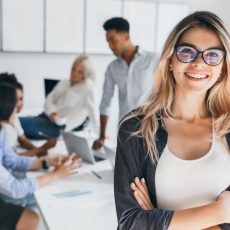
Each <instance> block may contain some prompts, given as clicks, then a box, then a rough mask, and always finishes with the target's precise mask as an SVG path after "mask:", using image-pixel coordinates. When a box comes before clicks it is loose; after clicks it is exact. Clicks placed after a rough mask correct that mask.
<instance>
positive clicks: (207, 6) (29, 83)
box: [0, 0, 230, 139]
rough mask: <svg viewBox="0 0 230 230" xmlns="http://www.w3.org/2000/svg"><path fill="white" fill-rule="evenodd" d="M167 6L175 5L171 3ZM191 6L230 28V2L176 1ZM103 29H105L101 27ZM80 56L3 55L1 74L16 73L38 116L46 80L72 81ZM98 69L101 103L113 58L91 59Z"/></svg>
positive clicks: (112, 123)
mask: <svg viewBox="0 0 230 230" xmlns="http://www.w3.org/2000/svg"><path fill="white" fill-rule="evenodd" d="M167 2H174V1H173V0H167ZM176 2H183V3H189V5H190V9H191V12H193V11H196V10H210V11H213V12H214V13H216V14H218V15H219V16H220V17H221V18H222V19H223V20H224V21H225V23H226V25H227V26H228V28H230V15H229V9H230V1H228V0H218V1H216V0H202V1H200V0H192V1H191V0H183V1H178V0H177V1H176ZM98 26H101V25H98ZM76 56H77V55H67V54H66V55H65V54H62V55H61V54H21V53H0V72H4V71H8V72H11V73H15V74H16V75H17V77H18V78H19V81H21V82H22V83H23V85H24V89H25V110H24V113H28V111H32V112H33V114H37V113H38V112H41V111H42V107H43V103H44V87H43V78H45V77H50V78H58V79H63V78H68V77H69V71H70V68H71V65H72V62H73V60H74V59H75V57H76ZM91 58H92V60H93V63H94V66H95V69H96V74H97V76H96V79H97V80H96V85H95V87H96V88H97V89H98V90H97V91H98V93H97V101H98V102H99V101H100V98H101V89H102V84H103V80H104V72H105V69H106V66H107V65H108V63H109V62H110V61H111V60H113V58H114V57H113V56H111V55H107V56H106V55H105V56H103V55H93V56H91ZM117 107H118V103H117V99H115V100H114V103H113V106H112V113H111V117H110V120H109V128H108V130H107V134H108V135H109V136H110V137H111V138H112V139H114V138H115V136H116V127H117V117H118V113H117Z"/></svg>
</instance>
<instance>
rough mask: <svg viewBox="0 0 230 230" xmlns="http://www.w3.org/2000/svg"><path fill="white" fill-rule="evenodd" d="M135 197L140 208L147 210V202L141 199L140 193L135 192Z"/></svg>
mask: <svg viewBox="0 0 230 230" xmlns="http://www.w3.org/2000/svg"><path fill="white" fill-rule="evenodd" d="M134 197H135V199H136V201H137V203H138V204H139V205H140V207H141V208H142V209H144V210H147V207H146V204H145V202H144V201H143V200H142V199H141V196H140V195H139V193H138V192H137V191H135V192H134Z"/></svg>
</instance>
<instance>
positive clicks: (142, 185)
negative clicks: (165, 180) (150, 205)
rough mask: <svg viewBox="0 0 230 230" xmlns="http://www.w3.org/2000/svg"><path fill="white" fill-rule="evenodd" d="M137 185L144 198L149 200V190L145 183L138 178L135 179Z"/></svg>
mask: <svg viewBox="0 0 230 230" xmlns="http://www.w3.org/2000/svg"><path fill="white" fill-rule="evenodd" d="M134 182H135V185H136V186H137V188H138V189H139V190H140V191H141V192H142V193H143V194H144V196H145V197H146V198H147V199H148V198H149V192H148V188H147V186H146V184H145V182H143V181H141V180H140V179H139V178H138V177H136V178H135V179H134Z"/></svg>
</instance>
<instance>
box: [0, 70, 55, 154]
mask: <svg viewBox="0 0 230 230" xmlns="http://www.w3.org/2000/svg"><path fill="white" fill-rule="evenodd" d="M0 83H6V84H8V85H11V86H13V87H15V89H16V96H17V114H19V113H20V112H21V111H22V108H23V105H24V99H23V94H24V92H23V86H22V84H21V83H20V82H18V80H17V78H16V76H15V74H9V73H7V72H6V73H1V74H0ZM17 114H16V115H15V119H14V120H12V121H11V122H8V121H2V122H1V125H2V129H3V132H4V135H5V138H6V140H7V142H8V144H9V145H10V147H12V148H14V149H15V148H16V147H17V146H20V147H22V148H24V149H25V151H23V152H20V154H21V155H25V156H35V155H38V156H40V155H46V154H47V150H49V149H50V148H52V147H54V146H55V144H56V139H55V138H50V139H49V140H48V141H47V142H46V143H44V144H43V145H41V146H39V147H37V146H35V145H34V144H33V143H32V142H31V141H30V140H29V139H28V138H27V137H26V136H25V134H24V130H23V128H22V126H21V123H20V121H19V118H18V116H17Z"/></svg>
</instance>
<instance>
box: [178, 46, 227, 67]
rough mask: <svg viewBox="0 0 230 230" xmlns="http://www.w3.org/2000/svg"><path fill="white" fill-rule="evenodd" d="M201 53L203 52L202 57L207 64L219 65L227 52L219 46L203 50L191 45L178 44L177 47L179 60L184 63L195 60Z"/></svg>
mask: <svg viewBox="0 0 230 230" xmlns="http://www.w3.org/2000/svg"><path fill="white" fill-rule="evenodd" d="M199 53H201V54H202V58H203V60H204V62H205V63H206V64H208V65H213V66H215V65H219V64H220V63H221V61H222V60H223V58H224V56H225V52H224V51H223V50H221V49H217V48H210V49H206V50H204V51H202V52H201V51H198V50H196V49H195V48H193V47H190V46H178V47H177V48H176V55H177V58H178V60H179V61H181V62H184V63H189V62H192V61H194V60H195V59H196V58H197V56H198V54H199Z"/></svg>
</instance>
